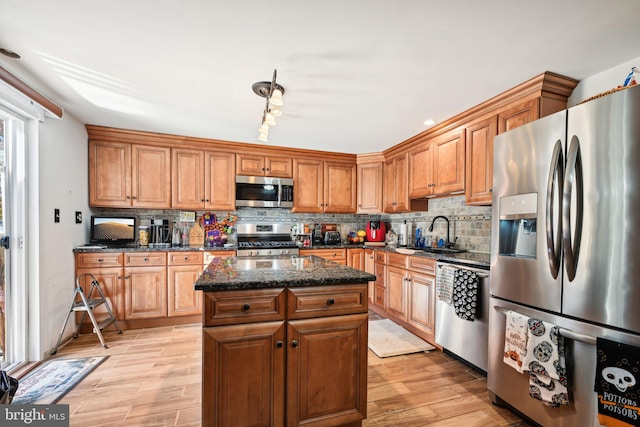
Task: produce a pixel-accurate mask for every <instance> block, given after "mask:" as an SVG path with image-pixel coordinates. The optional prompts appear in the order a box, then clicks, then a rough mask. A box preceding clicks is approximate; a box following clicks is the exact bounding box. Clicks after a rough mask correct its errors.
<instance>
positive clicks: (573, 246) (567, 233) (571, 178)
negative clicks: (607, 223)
mask: <svg viewBox="0 0 640 427" xmlns="http://www.w3.org/2000/svg"><path fill="white" fill-rule="evenodd" d="M574 186H575V189H576V195H575V202H576V204H575V209H576V212H575V222H576V223H575V228H572V227H571V215H572V212H571V198H572V191H573V188H574ZM583 196H584V190H583V174H582V156H581V154H580V140H579V139H578V137H577V136H575V135H574V136H573V137H571V144H570V145H569V150H568V152H567V169H566V173H565V176H564V189H563V192H562V246H563V249H564V255H565V257H564V262H565V268H566V270H567V277H568V279H569V281H572V280H573V279H574V278H575V277H576V268H577V266H578V256H579V254H580V240H581V238H582V216H583V212H584V210H583ZM572 230H575V234H574V236H573V242H572V241H571V231H572Z"/></svg>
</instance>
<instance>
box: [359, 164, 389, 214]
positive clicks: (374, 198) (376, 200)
mask: <svg viewBox="0 0 640 427" xmlns="http://www.w3.org/2000/svg"><path fill="white" fill-rule="evenodd" d="M383 164H384V157H383V156H382V154H376V155H363V156H358V167H357V174H358V179H357V185H358V189H357V200H358V213H361V214H364V213H367V214H373V213H381V212H382V182H383Z"/></svg>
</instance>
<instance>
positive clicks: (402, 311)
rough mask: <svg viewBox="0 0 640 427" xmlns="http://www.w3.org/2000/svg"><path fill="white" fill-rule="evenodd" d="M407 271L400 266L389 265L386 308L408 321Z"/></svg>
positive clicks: (397, 316)
mask: <svg viewBox="0 0 640 427" xmlns="http://www.w3.org/2000/svg"><path fill="white" fill-rule="evenodd" d="M407 276H408V274H407V271H406V270H403V269H401V268H398V267H392V266H390V265H388V266H387V276H386V281H385V285H386V288H387V297H386V304H387V307H386V310H387V312H388V313H389V314H390V315H392V316H394V317H396V318H398V319H399V320H402V321H404V322H406V321H407V287H408V286H407V283H408V281H407Z"/></svg>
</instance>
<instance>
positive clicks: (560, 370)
mask: <svg viewBox="0 0 640 427" xmlns="http://www.w3.org/2000/svg"><path fill="white" fill-rule="evenodd" d="M527 333H528V336H527V353H526V354H525V356H524V360H523V361H522V367H523V369H524V370H526V371H529V396H531V397H533V398H534V399H538V400H540V401H541V402H543V403H544V404H545V405H547V406H550V407H558V406H560V405H568V404H569V392H568V388H567V369H566V364H565V359H564V338H563V337H562V335H560V330H559V328H558V327H557V326H555V325H553V324H552V323H549V322H544V321H542V320H539V319H534V318H529V320H528V321H527Z"/></svg>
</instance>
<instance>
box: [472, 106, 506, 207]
mask: <svg viewBox="0 0 640 427" xmlns="http://www.w3.org/2000/svg"><path fill="white" fill-rule="evenodd" d="M497 134H498V117H497V116H493V117H490V118H488V119H486V120H482V121H479V122H476V123H472V124H470V125H469V126H468V127H467V141H466V145H467V147H466V169H467V171H466V174H465V180H466V182H465V199H466V202H467V204H468V205H490V204H491V198H492V195H491V188H492V187H493V138H494V137H495V136H496V135H497Z"/></svg>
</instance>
